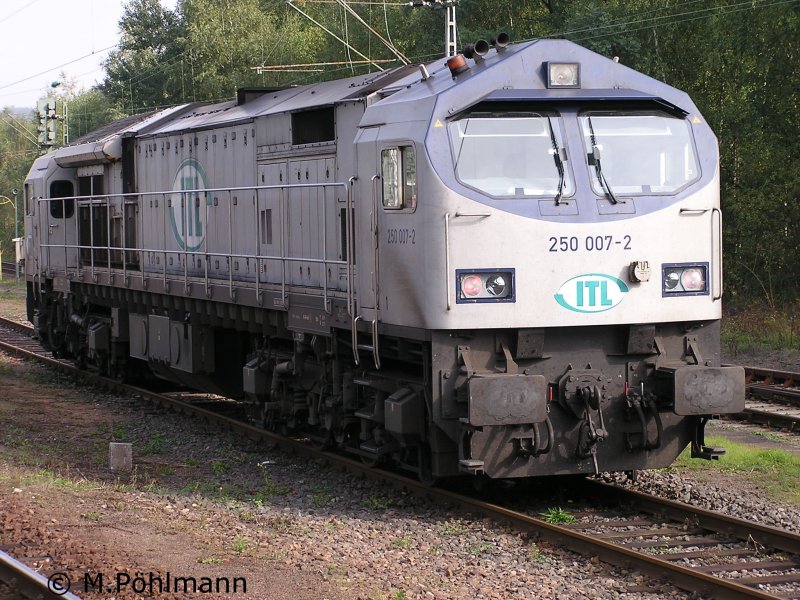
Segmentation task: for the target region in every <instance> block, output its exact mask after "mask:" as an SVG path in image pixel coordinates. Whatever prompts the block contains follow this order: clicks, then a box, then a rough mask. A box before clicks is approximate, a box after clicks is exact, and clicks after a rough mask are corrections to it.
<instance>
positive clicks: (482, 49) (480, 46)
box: [461, 40, 489, 60]
mask: <svg viewBox="0 0 800 600" xmlns="http://www.w3.org/2000/svg"><path fill="white" fill-rule="evenodd" d="M488 51H489V42H487V41H486V40H478V41H477V42H475V43H474V44H467V45H466V46H464V49H463V50H462V51H461V54H463V55H464V56H465V57H467V58H474V59H475V60H480V59H481V58H482V57H483V56H484V55H485V54H486V53H487V52H488Z"/></svg>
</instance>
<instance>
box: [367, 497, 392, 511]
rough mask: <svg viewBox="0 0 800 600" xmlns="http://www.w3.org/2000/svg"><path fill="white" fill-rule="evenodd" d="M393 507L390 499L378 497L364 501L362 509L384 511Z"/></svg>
mask: <svg viewBox="0 0 800 600" xmlns="http://www.w3.org/2000/svg"><path fill="white" fill-rule="evenodd" d="M392 506H394V502H393V501H392V499H391V498H382V497H379V496H370V497H369V498H367V499H366V500H365V501H364V508H368V509H370V510H386V509H387V508H391V507H392Z"/></svg>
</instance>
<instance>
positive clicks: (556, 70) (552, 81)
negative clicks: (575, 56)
mask: <svg viewBox="0 0 800 600" xmlns="http://www.w3.org/2000/svg"><path fill="white" fill-rule="evenodd" d="M545 65H546V67H547V87H548V88H579V87H581V65H580V63H567V62H548V63H545Z"/></svg>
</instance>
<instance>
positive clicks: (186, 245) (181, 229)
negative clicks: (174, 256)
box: [169, 158, 211, 252]
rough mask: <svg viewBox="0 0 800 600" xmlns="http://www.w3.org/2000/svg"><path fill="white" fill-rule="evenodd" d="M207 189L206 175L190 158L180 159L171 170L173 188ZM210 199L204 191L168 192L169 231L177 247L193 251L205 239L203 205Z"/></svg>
mask: <svg viewBox="0 0 800 600" xmlns="http://www.w3.org/2000/svg"><path fill="white" fill-rule="evenodd" d="M206 188H208V177H207V176H206V172H205V169H203V165H201V164H200V163H199V162H197V161H196V160H195V159H193V158H187V159H186V160H184V161H183V162H182V163H181V164H180V166H179V167H178V170H177V171H176V173H175V180H174V181H173V183H172V189H173V190H202V189H206ZM210 204H211V198H210V197H209V196H208V193H206V192H188V193H175V194H172V208H171V210H170V213H169V220H170V223H171V224H172V233H173V234H174V235H175V239H176V240H177V242H178V246H179V247H180V249H181V250H187V251H189V252H194V251H195V250H197V249H199V248H200V246H201V245H202V244H203V240H204V239H205V223H206V206H208V205H210Z"/></svg>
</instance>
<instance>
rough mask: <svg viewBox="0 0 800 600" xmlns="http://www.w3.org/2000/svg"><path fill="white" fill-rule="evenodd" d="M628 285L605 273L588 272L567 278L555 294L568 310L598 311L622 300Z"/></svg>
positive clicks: (608, 308) (557, 299)
mask: <svg viewBox="0 0 800 600" xmlns="http://www.w3.org/2000/svg"><path fill="white" fill-rule="evenodd" d="M627 292H628V286H627V285H625V283H624V282H623V281H620V280H619V279H617V278H616V277H612V276H611V275H604V274H603V273H587V274H586V275H578V276H577V277H573V278H572V279H567V281H565V282H564V283H562V284H561V287H560V288H559V289H558V293H557V294H556V295H555V299H556V302H558V303H559V304H560V305H561V306H563V307H564V308H566V309H568V310H572V311H575V312H580V313H598V312H603V311H606V310H610V309H612V308H614V307H615V306H616V305H617V304H619V303H620V302H622V300H623V299H624V298H625V294H626V293H627Z"/></svg>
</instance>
